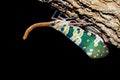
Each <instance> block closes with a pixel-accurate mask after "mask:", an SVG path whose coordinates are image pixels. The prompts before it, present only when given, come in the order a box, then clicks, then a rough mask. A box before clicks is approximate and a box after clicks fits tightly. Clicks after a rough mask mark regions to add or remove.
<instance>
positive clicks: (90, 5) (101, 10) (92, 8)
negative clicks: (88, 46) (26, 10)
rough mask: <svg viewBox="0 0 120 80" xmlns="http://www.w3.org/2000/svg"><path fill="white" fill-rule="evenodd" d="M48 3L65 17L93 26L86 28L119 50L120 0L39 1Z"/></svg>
mask: <svg viewBox="0 0 120 80" xmlns="http://www.w3.org/2000/svg"><path fill="white" fill-rule="evenodd" d="M39 1H40V2H46V3H50V4H51V6H53V7H55V8H56V9H58V10H60V11H61V12H63V13H64V15H65V16H66V17H72V16H74V17H77V18H76V19H75V20H76V21H77V20H79V21H80V20H83V21H86V22H90V23H92V24H94V25H92V26H89V27H87V29H90V30H93V31H94V32H95V33H97V34H99V35H101V37H102V38H103V39H104V41H105V42H107V43H110V44H113V45H114V46H117V47H118V48H120V0H39Z"/></svg>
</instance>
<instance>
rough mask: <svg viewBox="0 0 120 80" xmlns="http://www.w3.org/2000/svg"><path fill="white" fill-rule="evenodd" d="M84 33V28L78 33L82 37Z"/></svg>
mask: <svg viewBox="0 0 120 80" xmlns="http://www.w3.org/2000/svg"><path fill="white" fill-rule="evenodd" d="M83 33H84V30H82V29H80V33H79V34H78V36H79V37H82V35H83Z"/></svg>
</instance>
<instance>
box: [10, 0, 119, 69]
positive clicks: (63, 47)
mask: <svg viewBox="0 0 120 80" xmlns="http://www.w3.org/2000/svg"><path fill="white" fill-rule="evenodd" d="M12 6H13V8H12V9H13V11H14V16H15V19H14V22H15V23H14V24H15V32H16V34H15V42H16V43H15V44H16V45H15V49H14V50H15V54H14V61H15V63H17V64H18V66H21V67H26V68H32V67H34V68H35V67H41V66H42V67H47V68H48V67H53V68H58V67H65V66H67V67H71V66H74V67H78V66H82V65H100V66H101V65H110V66H111V65H119V63H120V62H119V61H120V49H117V48H116V47H114V46H112V45H108V47H109V51H110V53H109V55H108V56H106V57H105V58H101V59H90V58H89V57H88V56H87V55H86V54H85V53H84V52H83V51H82V50H81V49H80V48H79V47H78V46H76V45H75V44H74V43H73V42H71V41H70V40H69V39H68V38H66V37H65V36H64V35H63V34H61V33H60V32H57V31H56V30H54V29H52V28H48V27H44V28H36V29H34V30H33V31H32V32H31V33H30V35H29V36H28V38H27V40H25V41H24V40H22V37H23V34H24V32H25V30H26V29H27V28H28V27H29V26H30V25H32V24H34V23H37V22H46V21H51V16H52V14H53V13H54V11H55V9H54V8H53V7H51V6H50V5H49V4H46V3H41V2H39V1H37V0H31V1H30V0H28V1H27V2H24V1H18V2H16V3H14V5H12ZM31 66H32V67H31Z"/></svg>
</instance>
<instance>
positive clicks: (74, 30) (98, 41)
mask: <svg viewBox="0 0 120 80" xmlns="http://www.w3.org/2000/svg"><path fill="white" fill-rule="evenodd" d="M72 24H75V23H71V21H67V20H65V19H64V20H59V19H58V20H54V21H51V22H42V23H36V24H33V25H31V26H30V27H29V28H28V29H27V30H26V31H25V33H24V36H23V39H24V40H25V39H26V38H27V37H28V35H29V33H30V32H31V31H32V30H33V29H34V28H37V27H45V26H48V27H52V28H54V29H55V30H57V31H60V32H61V33H62V34H64V35H65V36H66V37H67V38H69V39H70V40H71V41H73V42H74V43H75V44H76V45H77V46H79V47H80V48H81V49H82V50H83V51H84V52H85V53H86V54H87V55H88V56H89V57H90V58H93V59H97V58H102V57H105V56H106V55H107V54H108V53H109V50H108V48H107V46H106V45H105V43H104V41H103V40H102V38H101V37H100V36H99V35H97V34H93V33H92V32H89V31H86V30H83V29H82V28H80V27H78V26H74V25H72Z"/></svg>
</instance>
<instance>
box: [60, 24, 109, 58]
mask: <svg viewBox="0 0 120 80" xmlns="http://www.w3.org/2000/svg"><path fill="white" fill-rule="evenodd" d="M60 31H61V32H62V33H63V34H64V35H65V36H67V37H68V38H69V39H70V40H72V41H73V42H74V43H75V44H76V45H78V46H79V47H80V48H82V50H84V51H85V53H86V54H87V55H88V56H89V57H90V58H101V57H105V56H106V55H107V54H108V49H107V47H106V46H105V44H104V42H102V41H101V40H100V39H99V38H98V37H96V36H95V35H94V34H92V33H90V32H87V31H85V30H83V29H81V28H79V27H77V26H68V25H66V26H63V27H62V28H61V29H60Z"/></svg>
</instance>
